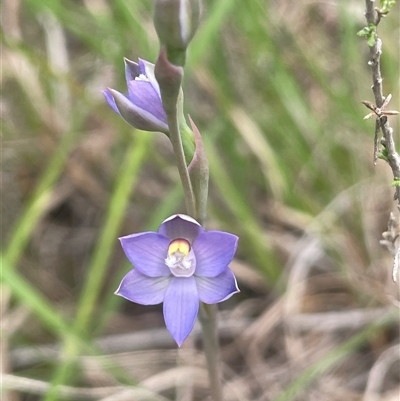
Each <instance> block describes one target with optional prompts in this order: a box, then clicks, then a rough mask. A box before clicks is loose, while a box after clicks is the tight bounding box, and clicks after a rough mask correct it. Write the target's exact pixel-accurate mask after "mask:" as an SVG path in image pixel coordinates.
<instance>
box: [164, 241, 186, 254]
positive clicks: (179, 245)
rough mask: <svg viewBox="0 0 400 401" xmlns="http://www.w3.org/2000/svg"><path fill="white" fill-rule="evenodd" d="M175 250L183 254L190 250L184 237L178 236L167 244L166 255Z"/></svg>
mask: <svg viewBox="0 0 400 401" xmlns="http://www.w3.org/2000/svg"><path fill="white" fill-rule="evenodd" d="M175 252H180V253H182V254H183V255H185V256H187V255H188V254H189V252H190V244H189V242H187V241H186V240H185V239H182V238H178V239H175V240H173V241H172V242H171V243H170V244H169V248H168V255H172V254H174V253H175Z"/></svg>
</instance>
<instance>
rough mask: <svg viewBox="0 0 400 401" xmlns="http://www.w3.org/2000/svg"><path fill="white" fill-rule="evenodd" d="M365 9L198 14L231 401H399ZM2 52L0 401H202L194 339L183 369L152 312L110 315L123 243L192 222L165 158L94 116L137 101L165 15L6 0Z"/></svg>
mask: <svg viewBox="0 0 400 401" xmlns="http://www.w3.org/2000/svg"><path fill="white" fill-rule="evenodd" d="M364 6H365V5H364V1H362V0H351V1H348V0H346V1H345V0H336V1H335V0H333V1H330V2H322V1H319V2H318V1H309V0H306V1H299V2H294V1H290V0H283V1H266V0H264V1H261V0H251V1H239V0H237V1H235V0H220V1H211V0H208V1H206V2H205V10H204V17H203V22H202V25H201V28H200V30H199V31H198V33H197V35H196V37H195V40H194V42H193V43H192V45H191V48H190V54H189V58H188V67H187V69H186V81H185V87H184V90H185V95H186V99H185V100H186V102H185V106H186V111H187V113H189V114H190V115H191V116H192V117H193V119H194V121H195V122H196V124H197V125H198V127H199V129H200V131H201V132H202V134H203V137H204V141H205V144H206V147H207V151H208V155H209V159H210V165H211V166H210V167H211V180H212V181H211V194H210V202H209V217H208V228H218V229H222V230H226V231H230V232H233V233H236V234H238V235H239V236H240V238H241V239H240V246H239V250H238V254H237V259H236V260H235V261H234V263H233V264H232V268H233V269H234V271H235V272H236V274H237V276H238V281H239V286H240V288H241V290H242V292H241V294H239V295H237V296H235V297H234V298H232V299H231V300H229V301H228V302H226V303H224V304H223V305H221V308H220V309H221V324H220V326H221V341H222V344H223V348H222V356H223V363H224V366H223V373H224V383H225V391H226V400H257V401H264V400H265V401H267V400H274V401H278V400H279V401H288V400H307V401H308V400H310V401H311V400H327V401H330V400H346V401H353V400H354V401H356V400H364V401H372V400H382V401H394V400H398V394H399V389H400V384H399V370H400V362H399V349H398V340H399V329H398V321H399V319H398V318H399V314H398V305H399V289H398V285H396V284H394V283H393V282H392V281H391V267H392V259H391V256H390V254H389V252H388V251H387V250H386V249H384V248H382V247H381V246H380V245H379V240H380V239H381V236H382V232H383V231H385V230H386V229H387V228H386V227H387V222H388V218H389V212H390V211H391V210H392V209H393V210H395V208H396V205H395V203H394V202H393V200H392V199H393V198H392V197H393V189H392V188H391V187H390V184H391V180H392V177H391V176H390V170H389V167H388V166H387V165H386V164H385V163H384V162H383V161H379V162H378V165H377V166H376V167H374V166H373V163H372V160H373V133H374V122H373V120H366V121H364V120H363V116H364V115H365V114H367V113H368V111H367V110H366V109H365V108H364V106H363V105H362V104H361V100H372V92H371V89H370V86H371V77H370V71H369V67H368V65H367V61H368V47H367V44H366V41H365V39H363V38H360V37H358V36H357V35H356V33H357V32H358V31H359V30H360V29H361V28H362V27H363V26H364V25H365V19H364V15H363V13H364ZM399 25H400V24H399V5H398V4H397V6H395V8H394V9H393V10H392V11H391V13H390V14H389V15H388V17H387V18H386V19H385V20H384V21H383V22H382V23H381V24H380V26H379V31H378V34H379V36H380V37H381V38H382V39H383V44H384V47H383V58H382V63H383V76H384V79H385V80H384V88H385V95H387V94H388V93H392V94H393V100H392V103H391V106H392V107H391V108H393V109H396V108H398V105H399V47H398V45H399V42H398V38H399V34H400V32H399ZM2 34H3V35H2V42H3V43H2V45H3V51H2V58H3V61H2V64H3V69H2V77H1V79H2V81H1V82H2V89H3V96H2V100H1V105H2V116H1V117H2V131H3V139H2V171H1V177H2V181H1V185H2V188H1V189H2V202H1V204H2V220H1V231H2V243H3V263H2V276H3V288H2V293H1V296H2V299H1V303H2V350H1V351H2V359H3V365H2V369H3V372H2V373H3V376H2V387H3V390H2V391H3V397H4V400H12V401H15V400H26V401H27V400H29V401H31V400H45V401H50V400H78V399H79V400H89V399H92V400H93V399H94V400H103V401H110V400H114V401H116V400H142V399H143V400H145V399H146V400H147V399H148V400H172V399H177V400H181V401H183V400H205V399H206V398H207V396H208V390H207V375H206V372H205V368H204V357H203V355H202V352H201V337H200V335H199V332H198V331H197V330H195V333H194V334H193V335H192V337H191V338H190V339H189V340H188V341H187V342H186V343H185V345H184V347H183V348H182V349H180V350H177V349H176V347H175V346H174V344H173V342H172V340H171V339H170V337H169V334H168V333H167V332H166V330H165V329H164V325H163V320H162V312H161V311H162V309H161V306H159V305H158V306H155V307H143V306H140V305H135V304H130V303H128V302H127V301H124V300H123V299H120V298H118V297H116V296H114V295H113V292H114V290H115V289H116V288H117V286H118V282H119V280H120V279H121V278H122V276H123V275H124V274H125V273H126V272H127V271H128V270H129V268H130V267H129V264H127V262H126V260H125V258H124V256H123V254H122V251H121V249H120V246H119V244H118V241H117V237H118V236H120V235H125V234H128V233H132V232H138V231H145V230H153V229H156V228H157V227H158V225H159V223H160V222H161V221H162V220H163V219H164V218H166V217H168V216H169V215H171V214H174V213H176V212H182V211H184V205H183V202H182V191H181V189H180V184H179V178H178V174H177V171H176V168H175V166H174V164H173V159H172V156H171V147H170V145H169V143H168V141H167V139H166V138H165V137H163V136H162V134H151V133H144V132H138V131H134V130H132V129H131V128H130V127H129V126H128V125H127V124H125V123H124V122H123V121H122V120H121V119H120V118H118V116H116V115H115V114H114V113H113V112H112V110H111V109H109V107H108V106H107V105H106V103H105V101H104V99H103V97H102V95H101V89H103V88H105V87H108V86H109V87H112V88H115V89H118V90H121V91H123V90H124V88H125V83H124V69H123V57H124V56H126V57H128V58H130V59H133V60H135V59H137V58H138V57H141V58H144V59H147V60H150V61H154V60H155V58H156V56H157V52H158V41H157V36H156V34H155V30H154V28H153V25H152V2H151V1H150V0H140V1H134V0H113V1H110V0H80V1H72V0H64V1H63V0H41V1H37V0H4V1H3V4H2ZM391 124H392V126H393V127H394V130H395V133H396V135H395V138H397V142H398V143H399V140H400V138H399V137H398V127H399V121H398V118H396V117H391ZM396 215H397V212H396ZM56 385H60V386H56ZM5 389H9V391H6V390H5Z"/></svg>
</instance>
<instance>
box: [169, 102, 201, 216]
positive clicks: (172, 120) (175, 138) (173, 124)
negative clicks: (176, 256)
mask: <svg viewBox="0 0 400 401" xmlns="http://www.w3.org/2000/svg"><path fill="white" fill-rule="evenodd" d="M166 114H167V118H168V127H169V138H170V140H171V143H172V147H173V149H174V153H175V157H176V163H177V166H178V171H179V176H180V179H181V182H182V187H183V191H184V194H185V203H186V210H187V213H188V214H189V215H190V216H192V217H194V218H196V205H195V200H194V195H193V188H192V182H191V181H190V177H189V171H188V168H187V165H186V159H185V153H184V151H183V146H182V138H181V133H180V130H179V123H178V112H177V108H176V107H175V108H174V109H172V110H168V111H167V110H166Z"/></svg>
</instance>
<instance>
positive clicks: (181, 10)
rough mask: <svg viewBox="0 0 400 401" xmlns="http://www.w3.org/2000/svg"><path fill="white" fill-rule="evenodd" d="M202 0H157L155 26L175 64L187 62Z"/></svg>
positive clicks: (169, 56)
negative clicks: (187, 51) (186, 55)
mask: <svg viewBox="0 0 400 401" xmlns="http://www.w3.org/2000/svg"><path fill="white" fill-rule="evenodd" d="M199 18H200V0H155V7H154V26H155V28H156V31H157V35H158V38H159V39H160V42H161V44H163V45H165V46H166V48H167V53H168V58H169V59H170V61H171V62H172V63H174V64H177V65H181V66H183V65H184V64H185V53H186V48H187V46H188V44H189V42H190V41H191V40H192V38H193V36H194V34H195V33H196V30H197V27H198V25H199Z"/></svg>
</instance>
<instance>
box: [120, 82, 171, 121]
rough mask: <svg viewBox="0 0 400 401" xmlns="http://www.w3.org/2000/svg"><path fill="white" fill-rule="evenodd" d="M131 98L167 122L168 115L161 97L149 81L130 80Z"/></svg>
mask: <svg viewBox="0 0 400 401" xmlns="http://www.w3.org/2000/svg"><path fill="white" fill-rule="evenodd" d="M128 97H129V100H130V101H131V102H132V103H133V104H134V105H135V106H137V107H139V108H141V109H143V110H146V111H147V112H148V113H150V114H152V115H153V116H154V117H156V118H157V119H158V120H160V121H162V122H163V123H165V124H167V115H166V114H165V111H164V109H163V106H162V102H161V99H160V97H159V96H158V94H157V92H156V90H155V89H154V88H153V86H152V85H151V83H150V82H149V81H146V80H144V79H135V80H133V81H129V82H128Z"/></svg>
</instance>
